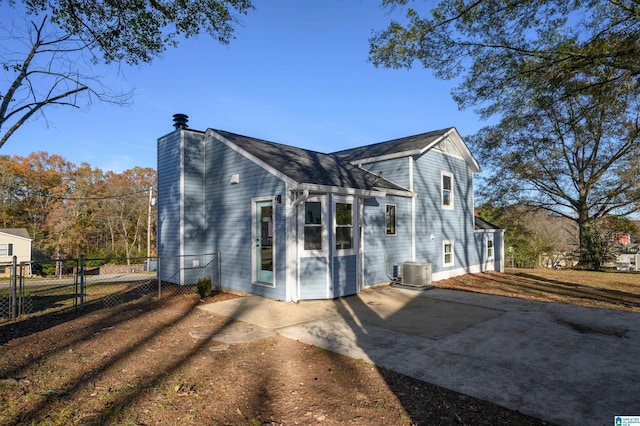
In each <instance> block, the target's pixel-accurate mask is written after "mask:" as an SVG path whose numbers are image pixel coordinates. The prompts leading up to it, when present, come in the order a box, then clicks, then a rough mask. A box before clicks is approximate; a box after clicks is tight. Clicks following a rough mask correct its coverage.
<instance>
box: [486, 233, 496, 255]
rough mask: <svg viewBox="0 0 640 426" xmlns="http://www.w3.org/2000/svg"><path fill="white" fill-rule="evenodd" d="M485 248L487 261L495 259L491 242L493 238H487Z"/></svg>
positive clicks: (494, 250) (494, 249)
mask: <svg viewBox="0 0 640 426" xmlns="http://www.w3.org/2000/svg"><path fill="white" fill-rule="evenodd" d="M489 245H491V246H489ZM486 247H487V259H493V258H494V257H495V252H496V246H495V244H494V242H493V236H491V237H487V242H486Z"/></svg>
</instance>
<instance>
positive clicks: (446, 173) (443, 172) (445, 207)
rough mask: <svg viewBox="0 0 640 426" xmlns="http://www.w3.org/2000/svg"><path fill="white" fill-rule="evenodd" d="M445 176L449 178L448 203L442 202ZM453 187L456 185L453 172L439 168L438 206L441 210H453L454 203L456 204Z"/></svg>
mask: <svg viewBox="0 0 640 426" xmlns="http://www.w3.org/2000/svg"><path fill="white" fill-rule="evenodd" d="M445 176H447V177H449V178H451V193H450V194H449V204H448V205H446V204H445V203H444V177H445ZM455 187H456V181H455V177H454V176H453V173H451V172H449V171H446V170H441V171H440V208H441V209H442V210H454V208H455V204H456V199H455V192H456V191H455Z"/></svg>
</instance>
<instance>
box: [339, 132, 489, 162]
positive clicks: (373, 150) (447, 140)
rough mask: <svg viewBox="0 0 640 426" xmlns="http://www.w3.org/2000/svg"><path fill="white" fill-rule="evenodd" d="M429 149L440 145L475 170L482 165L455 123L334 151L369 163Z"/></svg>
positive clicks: (443, 149) (354, 159)
mask: <svg viewBox="0 0 640 426" xmlns="http://www.w3.org/2000/svg"><path fill="white" fill-rule="evenodd" d="M429 149H438V150H439V151H442V152H445V153H447V154H453V155H456V156H458V157H460V158H462V159H463V160H465V162H466V163H467V164H468V166H469V167H470V168H471V170H473V172H474V173H478V172H480V171H481V169H480V165H479V164H478V162H477V161H476V159H475V158H474V157H473V154H471V151H469V148H468V147H467V145H466V144H465V143H464V141H463V140H462V137H461V136H460V134H459V133H458V131H457V130H456V128H455V127H449V128H447V129H442V130H434V131H432V132H427V133H421V134H419V135H414V136H407V137H404V138H400V139H392V140H389V141H385V142H379V143H375V144H372V145H366V146H361V147H358V148H352V149H346V150H343V151H338V152H335V153H333V155H336V156H337V157H339V158H341V159H343V160H345V161H349V162H351V163H353V164H366V163H372V162H376V161H383V160H390V159H393V158H402V157H408V156H413V155H421V154H423V153H424V152H426V151H428V150H429Z"/></svg>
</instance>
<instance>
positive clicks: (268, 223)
mask: <svg viewBox="0 0 640 426" xmlns="http://www.w3.org/2000/svg"><path fill="white" fill-rule="evenodd" d="M272 214H273V207H271V206H268V207H267V206H263V207H261V208H260V217H261V223H260V225H261V226H260V240H261V241H260V245H261V247H260V257H261V263H260V269H261V270H263V271H273V217H272Z"/></svg>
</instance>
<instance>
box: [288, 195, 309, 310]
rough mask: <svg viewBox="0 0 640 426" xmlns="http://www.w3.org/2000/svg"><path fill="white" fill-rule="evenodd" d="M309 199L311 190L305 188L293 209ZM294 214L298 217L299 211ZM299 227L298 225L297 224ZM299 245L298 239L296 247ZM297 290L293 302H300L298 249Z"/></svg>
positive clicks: (298, 260) (293, 204)
mask: <svg viewBox="0 0 640 426" xmlns="http://www.w3.org/2000/svg"><path fill="white" fill-rule="evenodd" d="M308 199H309V190H308V189H305V190H304V191H302V195H300V196H299V197H298V198H296V199H295V200H294V201H293V203H292V204H291V210H292V211H294V210H295V208H296V207H297V206H298V205H299V204H302V203H304V202H305V201H307V200H308ZM294 214H295V215H296V216H295V217H296V218H297V217H298V215H297V213H296V212H295V211H294ZM296 229H297V226H296ZM297 246H298V243H297V240H296V247H297ZM296 265H297V267H296V291H295V295H292V296H291V299H292V300H293V303H300V297H299V296H300V258H299V256H298V251H297V249H296Z"/></svg>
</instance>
